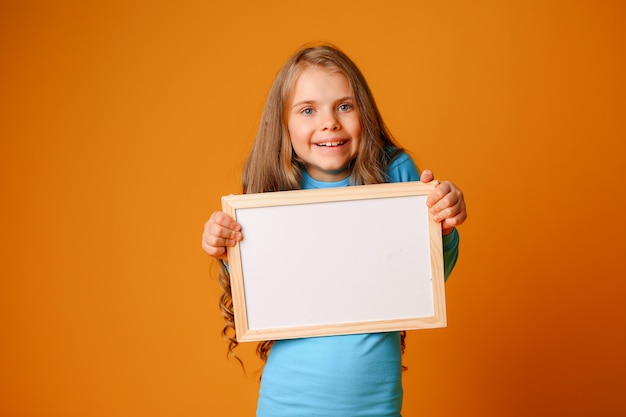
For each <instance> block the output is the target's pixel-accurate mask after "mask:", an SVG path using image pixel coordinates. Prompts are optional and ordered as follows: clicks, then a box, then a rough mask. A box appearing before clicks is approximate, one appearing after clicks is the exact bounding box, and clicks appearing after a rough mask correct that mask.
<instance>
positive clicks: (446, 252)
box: [443, 228, 460, 281]
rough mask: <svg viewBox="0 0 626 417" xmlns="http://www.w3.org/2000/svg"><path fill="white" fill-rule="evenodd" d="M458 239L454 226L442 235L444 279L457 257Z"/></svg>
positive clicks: (450, 271)
mask: <svg viewBox="0 0 626 417" xmlns="http://www.w3.org/2000/svg"><path fill="white" fill-rule="evenodd" d="M459 240H460V239H459V231H458V230H456V228H454V229H452V233H449V234H447V235H446V236H444V237H443V277H444V279H445V280H446V281H447V280H448V277H449V276H450V274H451V273H452V270H453V269H454V265H456V260H457V259H458V257H459Z"/></svg>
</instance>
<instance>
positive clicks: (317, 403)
mask: <svg viewBox="0 0 626 417" xmlns="http://www.w3.org/2000/svg"><path fill="white" fill-rule="evenodd" d="M387 173H388V175H389V177H390V179H391V182H407V181H418V180H419V173H418V171H417V168H416V167H415V164H414V163H413V161H412V160H411V158H410V157H409V156H408V155H407V154H406V153H401V154H400V155H398V156H397V157H396V158H395V159H394V160H393V161H392V162H391V164H390V165H389V167H388V170H387ZM347 185H349V178H346V179H344V180H341V181H336V182H323V181H317V180H315V179H314V178H312V177H311V176H309V175H308V174H307V173H306V172H304V178H303V181H302V188H303V189H312V188H331V187H343V186H347ZM443 243H444V264H445V275H446V277H447V276H448V275H449V273H450V271H451V270H452V267H453V266H454V263H455V262H456V257H457V253H458V234H457V232H456V231H454V232H453V233H451V234H450V235H448V236H445V237H444V242H443ZM401 409H402V359H401V352H400V332H388V333H368V334H356V335H342V336H327V337H311V338H302V339H289V340H277V341H276V342H274V345H273V347H272V349H271V351H270V354H269V357H268V360H267V363H266V365H265V368H264V370H263V376H262V379H261V389H260V391H259V401H258V406H257V417H287V416H290V417H307V416H315V417H334V416H336V417H367V416H371V417H399V416H400V411H401Z"/></svg>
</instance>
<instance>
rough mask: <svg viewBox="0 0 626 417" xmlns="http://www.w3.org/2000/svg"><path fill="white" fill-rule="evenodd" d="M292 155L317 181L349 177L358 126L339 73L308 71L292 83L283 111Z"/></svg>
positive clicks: (351, 96) (347, 88)
mask: <svg viewBox="0 0 626 417" xmlns="http://www.w3.org/2000/svg"><path fill="white" fill-rule="evenodd" d="M286 120H287V129H288V130H289V136H290V137H291V145H292V146H293V150H294V152H295V153H296V154H297V155H298V156H299V157H300V159H302V161H304V164H305V167H306V170H307V172H308V173H309V175H310V176H311V177H313V178H314V179H316V180H318V181H339V180H342V179H344V178H346V177H347V176H348V175H350V169H349V164H350V162H352V160H353V159H354V158H355V157H356V155H357V151H358V149H359V144H360V142H361V123H360V122H359V115H358V111H357V109H356V107H355V99H354V94H353V92H352V89H351V88H350V83H349V82H348V79H347V78H346V76H345V75H343V74H342V73H341V72H330V71H328V70H326V69H322V68H319V67H315V66H312V67H308V68H306V69H305V70H304V71H303V72H302V74H300V76H299V77H298V79H297V80H296V84H295V86H294V90H293V96H292V99H291V101H290V103H289V104H288V107H287V111H286Z"/></svg>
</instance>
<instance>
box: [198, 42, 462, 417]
mask: <svg viewBox="0 0 626 417" xmlns="http://www.w3.org/2000/svg"><path fill="white" fill-rule="evenodd" d="M432 179H433V175H432V173H431V172H430V171H424V172H423V173H422V176H421V181H423V182H428V181H431V180H432ZM419 180H420V175H419V174H418V171H417V168H416V167H415V164H414V163H413V161H412V160H411V158H410V157H409V156H408V155H407V154H406V153H405V152H404V151H403V150H402V149H401V148H400V147H399V146H398V145H397V144H396V143H395V142H394V140H393V139H392V136H391V134H390V133H389V131H388V129H387V127H386V126H385V124H384V122H383V119H382V117H381V115H380V113H379V111H378V108H377V107H376V104H375V102H374V98H373V96H372V93H371V92H370V90H369V87H368V86H367V83H366V82H365V79H364V77H363V75H362V74H361V72H360V71H359V70H358V68H357V67H356V65H355V64H354V63H353V62H352V61H351V60H350V59H349V58H348V57H347V56H346V55H345V54H344V53H342V52H341V51H340V50H338V49H337V48H336V47H333V46H331V45H326V44H323V45H313V46H306V47H304V48H302V49H300V50H299V51H297V52H296V53H295V54H294V55H293V56H292V57H291V58H290V59H289V60H288V61H287V62H286V63H285V65H284V66H283V67H282V69H281V70H280V71H279V73H278V75H277V77H276V79H275V81H274V83H273V85H272V88H271V90H270V92H269V95H268V98H267V101H266V104H265V109H264V112H263V115H262V119H261V123H260V127H259V130H258V133H257V136H256V140H255V142H254V145H253V147H252V150H251V151H250V154H249V156H248V159H247V161H246V164H245V166H244V171H243V190H244V192H245V193H259V192H269V191H286V190H294V189H311V188H327V187H342V186H348V185H352V186H356V185H362V184H375V183H383V182H401V181H419ZM427 205H428V207H429V208H430V210H431V211H432V213H433V214H434V216H435V219H436V220H437V221H439V222H440V223H441V225H442V234H443V246H444V264H445V276H446V278H447V277H448V276H449V274H450V272H451V270H452V268H453V266H454V264H455V262H456V259H457V254H458V242H459V238H458V232H457V230H456V228H455V226H458V225H460V224H461V223H463V222H464V220H465V218H466V211H465V202H464V198H463V193H462V192H461V191H460V190H459V189H458V188H457V187H456V186H455V185H454V184H453V183H452V182H449V181H443V182H441V183H440V185H439V186H437V187H436V188H435V189H434V190H433V191H432V192H431V193H430V195H429V196H428V199H427ZM244 231H245V225H240V224H238V223H237V222H235V221H234V220H233V219H232V218H231V217H229V216H228V215H226V214H225V213H223V212H216V213H213V214H212V215H211V217H210V219H209V220H208V221H207V223H206V224H205V227H204V234H203V240H202V246H203V248H204V250H205V251H206V252H207V253H208V254H209V255H212V256H214V257H215V258H217V259H219V260H221V261H222V262H219V264H220V268H221V271H220V284H221V285H222V288H223V295H222V298H221V308H222V312H223V314H224V318H225V320H226V326H225V328H224V330H223V331H222V334H223V335H224V337H225V338H226V339H227V340H228V341H229V348H228V349H229V352H230V353H231V354H232V350H233V349H234V348H235V347H236V346H237V340H236V334H235V333H234V321H233V313H232V300H231V298H230V281H229V277H228V267H227V265H226V261H227V249H228V248H229V247H232V246H233V245H235V243H236V242H237V241H240V240H242V239H243V232H244ZM276 256H280V253H278V252H277V253H276ZM403 350H404V332H389V333H372V334H359V335H345V336H329V337H313V338H302V339H294V340H279V341H275V342H271V341H269V342H263V343H260V344H259V346H258V348H257V352H258V353H259V356H260V357H261V358H262V359H263V360H264V361H266V363H265V367H264V370H263V378H262V380H261V388H260V392H259V400H258V407H257V416H258V417H281V416H298V417H305V416H325V417H330V416H342V417H345V416H351V417H357V416H376V417H382V416H393V417H398V416H400V411H401V407H402V385H401V372H402V362H401V354H402V352H403Z"/></svg>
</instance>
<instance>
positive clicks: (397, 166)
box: [387, 148, 420, 182]
mask: <svg viewBox="0 0 626 417" xmlns="http://www.w3.org/2000/svg"><path fill="white" fill-rule="evenodd" d="M387 152H388V153H389V154H390V155H391V156H392V159H391V162H390V163H389V165H388V166H387V175H389V181H390V182H408V181H419V179H420V176H419V172H418V170H417V166H415V162H413V159H412V158H411V157H410V156H409V154H407V153H406V152H405V151H403V150H398V149H396V148H389V149H388V150H387Z"/></svg>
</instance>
